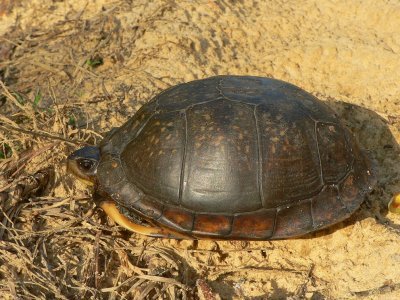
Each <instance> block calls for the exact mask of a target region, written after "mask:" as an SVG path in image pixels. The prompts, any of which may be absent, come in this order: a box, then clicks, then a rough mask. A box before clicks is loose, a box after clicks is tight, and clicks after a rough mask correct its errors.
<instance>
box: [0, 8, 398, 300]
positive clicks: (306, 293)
mask: <svg viewBox="0 0 400 300" xmlns="http://www.w3.org/2000/svg"><path fill="white" fill-rule="evenodd" d="M399 70H400V4H399V2H398V1H395V0H387V1H373V0H365V1H358V0H354V1H330V0H315V1H312V0H306V1H283V0H278V1H247V0H245V1H228V0H222V1H211V0H209V1H173V0H166V1H146V0H137V1H128V0H126V1H105V0H90V1H78V0H70V1H55V0H53V1H51V0H45V1H42V0H40V1H39V0H32V1H22V0H18V1H11V0H0V156H1V159H0V298H1V299H199V298H200V299H201V298H203V299H218V298H220V299H314V300H315V299H400V253H399V249H400V248H399V245H400V238H399V233H400V217H399V216H396V215H393V214H390V213H388V211H387V208H386V207H387V203H388V202H389V200H390V198H391V196H392V195H393V194H394V193H396V192H399V191H400V184H399V178H400V175H399V172H400V164H399V146H398V142H399V140H400V132H399V130H400V127H399V126H400V115H399V111H400V110H399V109H400V71H399ZM217 74H240V75H258V76H266V77H273V78H277V79H281V80H285V81H289V82H291V83H293V84H295V85H298V86H300V87H301V88H303V89H305V90H307V91H308V92H310V93H312V94H313V95H316V96H317V97H319V98H320V99H321V100H323V101H325V102H326V103H327V104H328V105H329V106H330V107H332V108H333V109H334V110H335V112H336V113H337V114H338V115H339V116H340V117H341V118H342V120H343V123H344V124H345V125H346V126H347V127H348V128H349V129H350V130H351V131H352V132H353V133H354V135H355V137H356V139H357V140H358V141H359V143H360V145H361V146H362V147H363V148H364V149H366V150H368V152H369V155H370V156H371V157H372V158H373V160H374V161H375V163H376V169H377V172H378V184H377V186H376V187H375V188H374V190H373V192H372V193H371V195H369V196H368V199H367V200H366V202H365V203H364V204H363V205H362V207H361V209H360V210H358V211H357V212H356V213H355V214H354V215H353V216H352V217H351V218H350V219H349V220H347V221H345V222H343V223H340V224H337V225H336V226H334V227H332V228H329V229H327V230H324V231H322V232H318V233H316V234H313V235H309V236H306V237H304V238H299V239H292V240H282V241H273V242H240V241H231V242H230V241H223V242H220V241H176V240H166V239H164V240H163V239H153V238H146V237H143V236H138V235H135V234H131V233H128V232H126V231H125V230H123V229H121V228H120V227H117V226H115V224H113V223H112V222H111V221H110V220H108V219H107V217H106V216H105V215H104V213H103V212H102V211H101V210H98V209H96V208H95V206H94V204H93V202H92V201H91V198H90V193H89V191H88V190H87V189H86V188H85V186H83V185H82V184H80V183H79V182H77V181H75V180H74V179H73V178H71V177H70V176H68V175H67V173H66V169H65V161H66V157H67V155H68V154H69V153H71V151H73V150H74V149H77V148H78V147H79V146H81V145H83V144H85V143H89V144H96V143H98V142H99V141H100V140H101V139H102V136H103V135H104V134H105V133H106V132H108V131H109V130H110V129H111V128H113V127H118V126H120V125H121V124H123V122H124V121H126V120H127V119H128V118H129V117H130V116H132V115H133V114H134V113H135V112H136V111H137V110H138V109H139V108H140V107H141V106H142V105H143V104H144V103H146V102H147V101H148V100H149V99H151V97H153V96H155V95H156V94H157V93H159V92H160V91H161V90H163V89H165V88H167V87H170V86H172V85H175V84H178V83H182V82H186V81H190V80H194V79H200V78H205V77H209V76H213V75H217ZM46 168H49V169H46ZM44 169H46V170H47V171H45V172H48V173H49V174H51V178H52V179H51V182H50V187H49V188H47V189H46V190H45V191H37V192H30V193H28V192H27V191H26V190H24V186H27V185H29V182H32V180H33V179H32V177H29V175H32V174H35V173H36V172H37V171H39V170H44ZM25 194H30V195H31V196H29V197H25V196H24V195H25ZM199 279H201V280H199ZM196 282H197V284H196Z"/></svg>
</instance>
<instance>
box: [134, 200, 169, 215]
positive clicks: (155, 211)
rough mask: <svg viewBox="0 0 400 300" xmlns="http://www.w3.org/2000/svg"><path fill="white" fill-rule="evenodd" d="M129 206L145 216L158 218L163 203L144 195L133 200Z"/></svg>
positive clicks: (161, 211)
mask: <svg viewBox="0 0 400 300" xmlns="http://www.w3.org/2000/svg"><path fill="white" fill-rule="evenodd" d="M131 207H132V208H133V209H135V210H136V211H138V212H139V213H141V214H142V215H144V216H145V217H147V218H151V219H158V218H160V217H161V216H162V213H163V208H164V205H161V204H160V203H158V202H156V201H154V200H152V199H150V198H149V197H148V196H144V197H142V198H141V199H140V201H136V202H133V203H132V204H131Z"/></svg>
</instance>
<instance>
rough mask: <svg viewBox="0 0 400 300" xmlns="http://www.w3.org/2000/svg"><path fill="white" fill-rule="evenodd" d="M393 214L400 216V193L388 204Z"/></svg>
mask: <svg viewBox="0 0 400 300" xmlns="http://www.w3.org/2000/svg"><path fill="white" fill-rule="evenodd" d="M388 209H389V211H390V212H391V213H394V214H400V193H397V194H395V195H394V196H393V197H392V199H391V200H390V202H389V204H388Z"/></svg>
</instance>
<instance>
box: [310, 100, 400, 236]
mask: <svg viewBox="0 0 400 300" xmlns="http://www.w3.org/2000/svg"><path fill="white" fill-rule="evenodd" d="M325 103H326V104H327V105H328V106H329V107H331V108H332V109H333V110H334V111H335V113H336V115H337V116H338V117H339V119H340V120H341V122H342V124H343V125H344V126H346V127H347V128H348V129H349V130H350V132H351V133H352V134H353V135H354V137H355V139H356V140H357V142H358V143H359V145H360V147H361V148H362V149H363V150H365V151H366V152H367V155H368V156H369V157H370V159H371V160H372V161H373V165H374V171H375V174H374V175H375V176H376V178H377V184H376V185H375V186H374V188H373V190H372V191H371V193H370V194H368V195H367V196H366V201H364V203H363V204H362V205H361V207H360V209H359V210H357V211H356V213H354V214H353V215H352V216H351V217H350V218H349V219H347V220H345V221H343V222H340V223H338V224H335V225H333V226H330V227H329V228H326V229H322V230H320V231H318V232H315V233H310V234H307V235H305V236H304V237H302V238H312V237H315V236H321V235H326V234H329V233H332V232H334V231H336V230H338V229H340V228H343V227H347V226H350V225H353V224H355V223H356V222H359V221H361V220H363V219H366V218H370V217H372V218H375V219H376V220H377V221H378V222H379V223H381V224H384V225H385V226H389V227H391V228H393V229H395V230H396V231H398V232H400V226H399V225H395V224H393V223H392V222H391V221H390V220H389V219H388V218H386V215H387V214H388V209H387V205H388V202H389V201H390V198H391V197H392V195H393V194H394V193H396V192H398V191H399V190H400V183H399V182H400V146H399V144H398V143H397V141H396V139H395V137H394V136H393V134H392V131H391V129H390V126H396V125H399V124H400V118H399V119H397V118H396V117H392V116H387V117H383V116H381V115H379V114H377V113H376V112H374V111H372V110H369V109H367V108H364V107H361V106H358V105H354V104H350V103H346V102H343V101H337V100H333V99H328V101H326V102H325Z"/></svg>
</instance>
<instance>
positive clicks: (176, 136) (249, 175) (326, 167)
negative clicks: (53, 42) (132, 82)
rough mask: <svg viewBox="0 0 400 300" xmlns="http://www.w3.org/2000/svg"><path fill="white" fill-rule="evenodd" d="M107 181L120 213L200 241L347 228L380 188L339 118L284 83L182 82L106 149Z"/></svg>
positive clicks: (102, 169)
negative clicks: (340, 224)
mask: <svg viewBox="0 0 400 300" xmlns="http://www.w3.org/2000/svg"><path fill="white" fill-rule="evenodd" d="M100 151H101V161H100V164H99V167H98V182H99V186H101V188H102V189H103V191H105V192H106V193H107V194H108V195H109V197H111V198H112V199H113V200H115V201H116V202H117V204H118V205H119V206H122V207H123V208H125V210H128V211H130V212H131V213H134V214H138V215H140V216H141V217H144V218H146V219H147V220H150V221H151V222H152V223H154V224H158V225H160V226H162V227H167V228H169V229H171V230H173V231H178V232H181V233H185V234H186V235H187V236H192V237H195V238H216V239H249V240H267V239H281V238H289V237H294V236H299V235H302V234H305V233H308V232H311V231H315V230H318V229H320V228H323V227H326V226H328V225H331V224H334V223H337V222H339V221H341V220H343V219H345V218H347V217H349V216H350V214H352V213H353V212H354V211H355V210H356V209H357V208H358V207H359V206H360V204H361V203H362V202H363V200H364V196H365V194H366V192H367V191H369V190H370V189H371V187H372V185H373V183H374V177H373V176H372V174H371V167H370V164H369V161H368V159H367V157H366V156H365V155H364V153H363V152H361V151H360V149H359V147H358V145H357V143H356V142H355V141H354V139H353V137H352V136H351V134H350V133H349V132H348V130H347V129H346V128H344V127H343V126H342V124H341V123H340V121H339V120H338V118H337V117H336V115H335V114H334V112H333V111H332V110H331V109H330V108H328V107H327V106H326V105H325V104H323V103H322V102H321V101H319V100H318V99H317V98H315V97H313V96H312V95H310V94H309V93H307V92H305V91H304V90H302V89H300V88H298V87H296V86H294V85H292V84H289V83H286V82H283V81H279V80H275V79H270V78H262V77H249V76H218V77H212V78H208V79H203V80H197V81H192V82H189V83H185V84H180V85H177V86H175V87H172V88H170V89H168V90H166V91H164V92H162V93H161V94H159V95H158V96H156V97H155V98H153V99H152V100H151V101H150V102H148V103H147V104H146V105H144V106H143V107H142V108H141V109H140V110H139V111H138V112H137V113H136V114H135V115H134V116H133V117H132V118H131V119H129V120H128V121H127V122H126V123H125V124H124V125H123V126H122V127H120V128H118V129H117V130H114V131H112V132H111V133H110V134H109V135H108V136H107V137H106V138H105V139H104V140H103V141H102V143H101V145H100Z"/></svg>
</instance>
